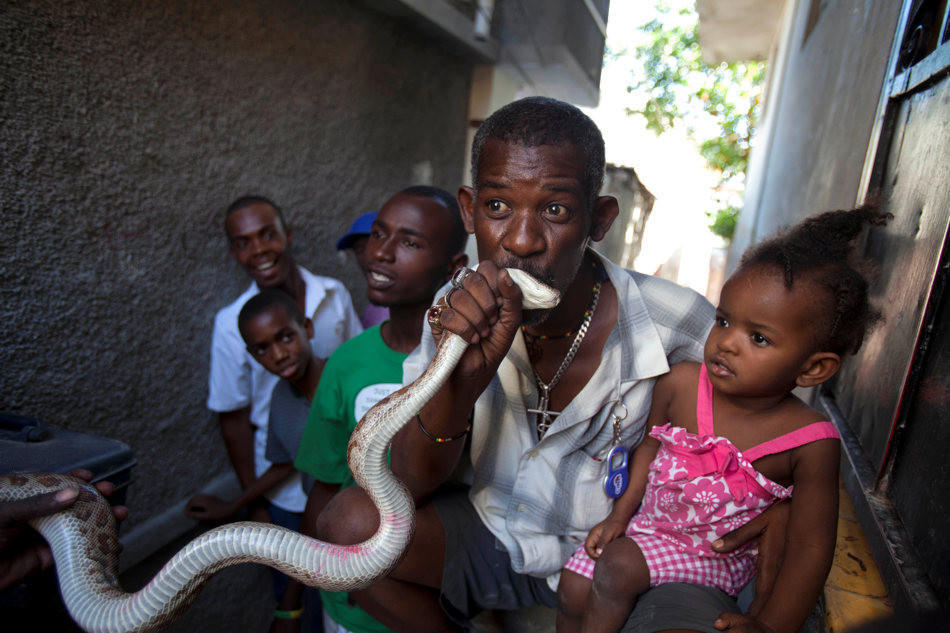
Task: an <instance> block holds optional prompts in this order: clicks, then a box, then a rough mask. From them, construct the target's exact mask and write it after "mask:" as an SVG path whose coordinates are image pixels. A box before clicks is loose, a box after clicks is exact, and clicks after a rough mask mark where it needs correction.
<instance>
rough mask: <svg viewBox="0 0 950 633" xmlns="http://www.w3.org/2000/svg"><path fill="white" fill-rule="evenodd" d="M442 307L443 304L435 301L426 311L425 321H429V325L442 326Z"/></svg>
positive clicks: (443, 307)
mask: <svg viewBox="0 0 950 633" xmlns="http://www.w3.org/2000/svg"><path fill="white" fill-rule="evenodd" d="M444 309H445V306H444V305H442V304H441V303H437V304H435V305H434V306H432V307H431V308H429V309H428V311H426V321H428V322H429V326H431V327H442V311H443V310H444Z"/></svg>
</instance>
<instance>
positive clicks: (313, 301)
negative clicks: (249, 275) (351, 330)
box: [248, 265, 327, 319]
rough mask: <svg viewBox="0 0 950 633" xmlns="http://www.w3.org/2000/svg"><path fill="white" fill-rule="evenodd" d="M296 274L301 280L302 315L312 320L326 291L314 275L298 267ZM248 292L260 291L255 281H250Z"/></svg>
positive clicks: (255, 292)
mask: <svg viewBox="0 0 950 633" xmlns="http://www.w3.org/2000/svg"><path fill="white" fill-rule="evenodd" d="M297 272H299V273H300V277H301V279H303V286H304V293H305V294H304V303H305V304H306V310H304V313H305V314H306V315H307V318H308V319H312V318H313V315H314V314H316V312H317V308H318V307H319V306H320V303H321V302H322V301H323V298H324V297H326V296H327V289H326V287H325V286H324V284H322V283H320V279H319V278H318V277H317V276H316V275H314V274H313V273H311V272H310V271H309V270H307V269H306V268H304V267H303V266H299V265H298V266H297ZM248 291H249V292H251V291H253V293H254V294H257V293H258V292H260V291H261V289H260V287H259V286H258V285H257V282H256V281H252V282H251V286H250V287H249V288H248Z"/></svg>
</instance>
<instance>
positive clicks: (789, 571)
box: [751, 439, 840, 633]
mask: <svg viewBox="0 0 950 633" xmlns="http://www.w3.org/2000/svg"><path fill="white" fill-rule="evenodd" d="M839 460H840V442H839V441H838V440H835V439H825V440H819V441H817V442H812V443H811V444H806V445H805V446H802V447H799V448H797V449H795V451H794V452H793V454H792V480H793V483H794V485H795V489H794V493H793V494H792V501H791V511H790V516H789V521H788V529H787V532H786V538H785V556H784V560H783V562H782V566H781V568H780V569H779V572H778V576H777V577H776V579H775V585H774V587H773V588H772V592H771V594H770V595H769V597H768V599H767V600H766V602H765V603H764V605H763V606H762V608H761V610H760V611H759V612H758V613H752V614H751V615H752V616H754V617H756V619H758V620H759V621H760V622H762V623H763V624H765V625H766V626H768V627H770V628H771V629H772V630H773V631H775V632H776V633H783V632H785V631H788V632H789V633H794V632H795V631H798V629H799V628H800V627H801V625H802V623H804V622H805V620H806V618H807V617H808V614H809V613H811V611H812V609H813V608H814V606H815V602H816V601H817V600H818V595H819V593H820V592H821V589H822V587H823V586H824V584H825V579H826V578H827V576H828V570H829V569H830V568H831V561H832V558H833V557H834V550H835V538H836V533H837V526H838V462H839Z"/></svg>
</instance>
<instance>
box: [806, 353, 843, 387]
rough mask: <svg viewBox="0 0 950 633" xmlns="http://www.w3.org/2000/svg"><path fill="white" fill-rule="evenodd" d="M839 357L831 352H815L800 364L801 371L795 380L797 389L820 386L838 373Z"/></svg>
mask: <svg viewBox="0 0 950 633" xmlns="http://www.w3.org/2000/svg"><path fill="white" fill-rule="evenodd" d="M840 367H841V357H840V356H838V355H837V354H835V353H833V352H815V353H814V354H812V355H811V356H809V357H808V359H807V360H805V362H804V364H802V370H801V372H800V373H799V374H798V378H797V379H796V380H795V384H796V385H798V386H799V387H814V386H815V385H820V384H821V383H823V382H825V381H826V380H828V379H829V378H831V377H832V376H834V375H835V374H837V373H838V369H839V368H840Z"/></svg>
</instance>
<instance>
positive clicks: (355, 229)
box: [336, 211, 379, 251]
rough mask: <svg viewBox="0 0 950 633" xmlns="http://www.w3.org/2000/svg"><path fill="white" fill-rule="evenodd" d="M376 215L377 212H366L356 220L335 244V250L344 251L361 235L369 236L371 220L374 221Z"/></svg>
mask: <svg viewBox="0 0 950 633" xmlns="http://www.w3.org/2000/svg"><path fill="white" fill-rule="evenodd" d="M378 214H379V211H367V212H366V213H364V214H363V215H361V216H360V217H358V218H356V220H354V222H353V224H352V225H350V230H349V231H347V232H346V233H345V234H344V235H343V237H341V238H340V239H339V241H338V242H337V243H336V250H338V251H342V250H346V249H348V248H350V247H351V246H353V242H354V241H355V240H356V238H358V237H360V236H363V235H369V234H370V229H372V227H373V220H375V219H376V216H377V215H378Z"/></svg>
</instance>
